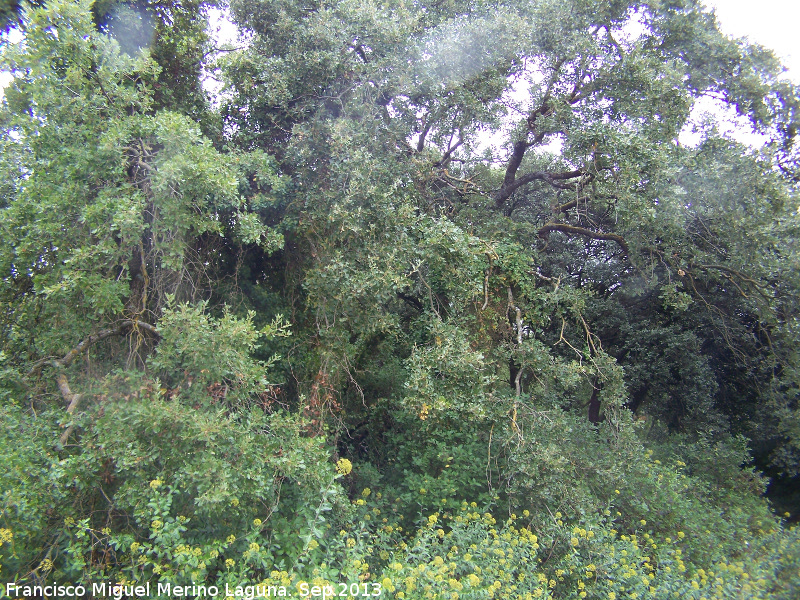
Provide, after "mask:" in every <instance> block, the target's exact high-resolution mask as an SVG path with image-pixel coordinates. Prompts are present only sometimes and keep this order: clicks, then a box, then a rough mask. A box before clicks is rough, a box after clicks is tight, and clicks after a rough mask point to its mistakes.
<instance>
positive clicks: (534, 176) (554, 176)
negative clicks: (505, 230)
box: [495, 142, 585, 208]
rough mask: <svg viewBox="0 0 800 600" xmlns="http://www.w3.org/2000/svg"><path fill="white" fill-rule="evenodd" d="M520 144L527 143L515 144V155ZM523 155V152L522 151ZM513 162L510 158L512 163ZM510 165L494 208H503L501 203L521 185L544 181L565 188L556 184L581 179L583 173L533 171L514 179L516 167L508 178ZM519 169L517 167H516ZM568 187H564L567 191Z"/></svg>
mask: <svg viewBox="0 0 800 600" xmlns="http://www.w3.org/2000/svg"><path fill="white" fill-rule="evenodd" d="M520 143H522V144H526V143H527V142H517V144H515V145H514V148H515V153H516V148H517V146H518V145H519V144H520ZM522 152H523V154H524V150H523V151H522ZM513 160H515V158H514V157H512V162H513ZM519 160H520V162H521V161H522V155H520V157H519ZM511 167H512V164H511V163H509V166H508V169H506V178H505V180H504V181H503V187H501V188H500V190H499V191H498V192H497V195H496V196H495V208H500V207H501V206H503V203H504V202H505V201H506V200H508V199H509V198H510V197H511V194H513V193H514V192H515V191H516V190H517V189H518V188H520V187H522V186H523V185H525V184H527V183H530V182H532V181H536V180H539V181H546V182H547V183H549V184H550V185H552V186H554V187H560V188H561V187H565V186H562V185H560V184H558V183H556V182H558V181H563V180H565V179H574V178H575V177H582V176H583V175H584V174H585V173H584V171H583V170H582V169H575V170H574V171H565V172H563V173H549V172H547V171H534V172H533V173H526V174H525V175H523V176H521V177H519V178H515V175H516V167H515V168H514V170H513V172H511V173H510V177H509V169H511ZM517 167H519V165H517ZM569 187H570V186H566V188H567V189H569Z"/></svg>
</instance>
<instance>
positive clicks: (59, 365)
mask: <svg viewBox="0 0 800 600" xmlns="http://www.w3.org/2000/svg"><path fill="white" fill-rule="evenodd" d="M129 329H134V330H136V329H143V330H145V331H147V332H148V333H150V334H151V335H152V336H153V337H156V338H160V337H161V334H160V333H159V332H158V330H157V329H156V328H155V327H153V326H152V325H150V324H149V323H145V322H144V321H133V320H130V319H126V320H125V321H122V323H120V324H119V326H117V327H115V328H113V329H103V330H102V331H100V332H98V333H93V334H92V335H89V336H87V337H86V338H85V339H83V340H82V341H81V342H80V343H79V344H78V345H77V346H75V347H74V348H73V349H72V350H70V351H69V352H67V353H66V354H65V355H64V356H63V357H61V358H43V359H41V360H38V361H36V362H35V363H34V364H33V366H32V367H31V369H30V371H28V377H33V376H34V375H38V374H40V373H41V372H42V369H44V367H46V366H48V365H50V366H51V367H53V368H55V369H63V368H64V367H68V366H69V365H71V364H72V362H73V361H74V360H75V359H76V358H78V356H80V355H81V354H83V353H84V352H86V350H88V349H89V348H90V347H91V346H93V345H94V344H96V343H97V342H99V341H102V340H104V339H106V338H109V337H111V336H114V335H122V334H123V333H126V332H127V331H128V330H129Z"/></svg>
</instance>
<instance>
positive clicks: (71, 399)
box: [56, 373, 81, 446]
mask: <svg viewBox="0 0 800 600" xmlns="http://www.w3.org/2000/svg"><path fill="white" fill-rule="evenodd" d="M56 381H58V389H59V390H61V395H62V396H63V397H64V400H65V401H66V402H67V403H68V406H67V413H69V414H71V415H72V414H75V410H76V409H77V408H78V404H80V402H81V396H80V394H73V393H72V390H71V389H69V383H68V382H67V377H66V375H64V374H63V373H61V374H59V376H58V378H57V379H56ZM72 428H73V426H72V425H70V426H69V427H67V428H66V429H65V430H64V433H62V434H61V437H60V438H59V441H60V442H61V445H62V446H63V445H64V444H66V443H67V440H68V439H69V436H70V434H71V433H72Z"/></svg>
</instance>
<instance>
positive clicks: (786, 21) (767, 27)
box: [706, 0, 800, 83]
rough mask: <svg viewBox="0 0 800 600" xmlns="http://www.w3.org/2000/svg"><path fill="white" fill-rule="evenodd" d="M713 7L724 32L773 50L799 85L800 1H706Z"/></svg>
mask: <svg viewBox="0 0 800 600" xmlns="http://www.w3.org/2000/svg"><path fill="white" fill-rule="evenodd" d="M706 5H707V6H709V7H713V8H714V9H715V11H716V14H717V18H718V19H719V22H720V26H721V29H722V31H724V32H725V33H727V34H729V35H733V36H735V37H747V38H749V39H750V41H751V42H757V43H759V44H761V45H762V46H765V47H767V48H770V49H771V50H774V51H775V53H776V54H777V55H778V57H780V58H781V59H782V62H783V64H784V65H785V66H786V67H788V68H789V69H790V71H789V73H788V75H789V77H790V78H791V79H792V80H793V81H794V82H795V83H800V28H799V27H798V26H800V1H798V0H706Z"/></svg>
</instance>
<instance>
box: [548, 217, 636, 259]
mask: <svg viewBox="0 0 800 600" xmlns="http://www.w3.org/2000/svg"><path fill="white" fill-rule="evenodd" d="M551 231H560V232H561V233H566V234H568V235H582V236H584V237H588V238H591V239H593V240H611V241H614V242H617V244H619V247H620V248H622V251H623V252H624V253H625V254H626V255H629V254H630V251H629V249H628V243H627V242H626V241H625V238H623V237H622V236H621V235H617V234H616V233H598V232H596V231H592V230H591V229H585V228H584V227H576V226H575V225H567V224H566V223H547V224H545V225H543V226H542V227H540V228H539V232H538V233H539V237H540V238H542V239H544V240H546V239H547V237H548V235H550V232H551Z"/></svg>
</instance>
